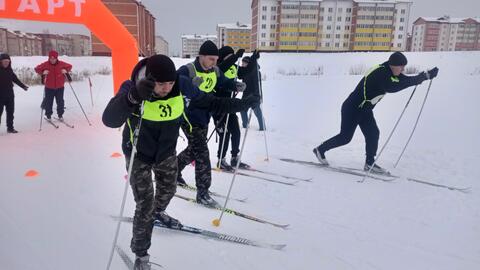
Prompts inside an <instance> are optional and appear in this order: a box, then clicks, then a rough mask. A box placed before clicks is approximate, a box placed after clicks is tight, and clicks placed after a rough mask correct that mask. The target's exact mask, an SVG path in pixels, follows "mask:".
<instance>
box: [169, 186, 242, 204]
mask: <svg viewBox="0 0 480 270" xmlns="http://www.w3.org/2000/svg"><path fill="white" fill-rule="evenodd" d="M178 187H181V188H183V189H185V190H189V191H195V192H196V191H197V187H194V186H190V185H178ZM208 193H209V194H210V195H212V196H215V197H219V198H226V197H227V196H225V195H223V194H220V193H216V192H214V191H209V192H208ZM230 200H234V201H238V202H242V203H245V202H246V201H247V198H244V199H238V198H232V197H230Z"/></svg>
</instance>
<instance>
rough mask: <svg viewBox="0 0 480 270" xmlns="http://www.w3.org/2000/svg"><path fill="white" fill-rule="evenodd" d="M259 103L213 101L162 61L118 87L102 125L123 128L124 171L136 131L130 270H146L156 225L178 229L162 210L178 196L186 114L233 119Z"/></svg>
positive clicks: (152, 61) (153, 60) (154, 59)
mask: <svg viewBox="0 0 480 270" xmlns="http://www.w3.org/2000/svg"><path fill="white" fill-rule="evenodd" d="M257 102H258V100H253V99H251V100H244V101H242V100H232V99H230V98H217V97H215V96H213V95H208V94H206V93H204V92H202V91H200V90H199V89H198V88H197V87H196V86H194V85H193V84H192V81H191V79H190V78H188V77H185V76H182V75H180V74H177V72H176V69H175V65H174V63H173V62H172V60H171V59H170V58H168V57H167V56H165V55H154V56H151V57H147V58H144V59H143V60H141V61H140V62H139V63H138V64H137V65H136V67H135V68H134V70H133V72H132V76H131V79H130V80H127V81H125V82H124V83H123V84H122V85H121V87H120V90H119V91H118V93H117V94H116V95H115V97H113V98H112V99H111V100H110V102H109V103H108V105H107V107H106V108H105V111H104V112H103V116H102V121H103V123H104V124H105V125H106V126H107V127H110V128H119V127H121V126H124V129H123V139H122V150H123V153H124V154H125V157H126V164H127V166H129V165H128V164H130V160H131V158H133V157H132V153H133V142H134V141H135V140H134V134H135V133H136V129H137V128H139V131H138V137H137V138H138V140H137V144H136V145H135V146H136V150H137V152H136V154H135V157H134V158H133V163H132V169H131V172H129V173H130V175H131V176H130V185H131V187H132V191H133V195H134V199H135V203H136V208H135V216H134V220H133V236H132V241H131V245H130V246H131V249H132V252H133V253H135V254H136V260H135V267H134V269H150V268H149V255H148V249H149V248H150V245H151V238H152V230H153V223H154V220H155V222H160V223H162V224H164V225H165V226H167V227H170V228H177V229H178V228H181V227H182V224H181V223H180V222H179V221H178V220H177V219H175V218H173V217H171V216H169V215H168V214H167V213H166V212H165V210H166V208H167V206H168V204H169V203H170V200H171V199H172V197H173V195H174V194H175V192H176V186H177V181H176V180H177V174H178V159H177V155H176V146H177V140H178V137H179V132H180V126H181V125H182V123H183V122H184V121H186V120H185V118H184V117H185V114H184V112H185V110H187V109H188V107H190V106H195V107H196V108H202V109H206V110H209V111H212V112H215V113H223V112H226V113H233V112H238V111H241V110H244V109H245V108H247V107H249V106H252V105H254V103H257ZM142 104H143V106H142ZM141 108H143V112H142V110H141ZM140 119H141V122H140ZM140 123H141V124H140ZM152 172H153V179H154V181H152ZM153 182H155V185H154V183H153Z"/></svg>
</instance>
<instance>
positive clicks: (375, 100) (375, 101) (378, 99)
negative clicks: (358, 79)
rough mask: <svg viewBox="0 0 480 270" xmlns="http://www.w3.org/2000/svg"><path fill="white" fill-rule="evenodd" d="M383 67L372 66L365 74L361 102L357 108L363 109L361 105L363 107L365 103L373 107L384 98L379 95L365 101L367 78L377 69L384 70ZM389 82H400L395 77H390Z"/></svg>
mask: <svg viewBox="0 0 480 270" xmlns="http://www.w3.org/2000/svg"><path fill="white" fill-rule="evenodd" d="M384 67H385V66H382V65H376V66H374V67H373V68H371V69H370V70H369V71H368V72H367V74H366V75H365V79H364V80H363V101H362V103H360V105H359V106H358V107H359V108H363V105H365V103H367V102H370V103H371V104H372V105H375V104H377V103H378V102H379V101H380V100H382V98H383V97H384V96H385V95H379V96H376V97H374V98H372V99H367V78H368V76H370V74H372V72H374V71H375V70H377V69H379V68H384ZM390 80H392V82H396V83H398V82H400V80H399V79H398V77H396V76H392V77H390Z"/></svg>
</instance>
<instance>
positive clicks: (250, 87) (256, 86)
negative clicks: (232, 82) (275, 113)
mask: <svg viewBox="0 0 480 270" xmlns="http://www.w3.org/2000/svg"><path fill="white" fill-rule="evenodd" d="M257 58H259V55H257V57H255V58H253V59H252V57H249V56H245V57H243V59H242V67H247V66H248V65H249V64H250V62H253V61H254V62H255V64H256V65H257V66H256V68H253V69H251V70H250V72H248V73H244V74H239V75H238V78H239V79H241V80H242V81H243V82H244V83H245V84H246V85H247V88H246V89H245V91H243V95H242V99H244V98H248V97H249V96H252V95H260V97H262V98H263V93H262V81H261V78H262V74H261V72H260V65H258V63H257ZM262 102H263V100H260V103H262ZM252 109H253V113H254V114H255V116H256V117H257V121H258V127H259V128H258V129H259V130H260V131H263V130H265V121H264V119H263V113H262V109H261V108H260V104H257V106H255V107H252ZM247 112H248V110H245V111H243V112H240V116H241V117H242V126H243V128H246V127H247V123H248V113H247Z"/></svg>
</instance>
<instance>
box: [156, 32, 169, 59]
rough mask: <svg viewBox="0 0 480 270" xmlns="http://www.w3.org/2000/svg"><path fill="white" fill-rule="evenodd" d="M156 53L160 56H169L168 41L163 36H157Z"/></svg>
mask: <svg viewBox="0 0 480 270" xmlns="http://www.w3.org/2000/svg"><path fill="white" fill-rule="evenodd" d="M155 52H156V53H158V54H163V55H169V49H168V41H167V40H166V39H164V38H163V37H162V36H158V35H157V36H155Z"/></svg>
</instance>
